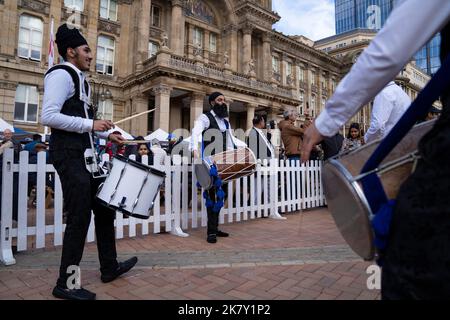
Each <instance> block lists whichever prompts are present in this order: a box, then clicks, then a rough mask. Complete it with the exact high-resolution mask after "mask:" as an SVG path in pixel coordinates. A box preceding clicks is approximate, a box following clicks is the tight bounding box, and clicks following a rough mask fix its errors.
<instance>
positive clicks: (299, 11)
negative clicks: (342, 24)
mask: <svg viewBox="0 0 450 320" xmlns="http://www.w3.org/2000/svg"><path fill="white" fill-rule="evenodd" d="M272 5H273V8H272V9H273V10H274V11H276V12H277V13H278V14H279V15H280V16H281V19H280V21H279V22H278V23H276V24H275V25H274V29H275V30H277V31H280V32H283V33H284V34H286V35H303V36H306V37H308V38H310V39H311V40H314V41H317V40H319V39H323V38H326V37H329V36H332V35H335V34H336V32H335V17H334V12H335V9H334V1H333V0H273V2H272Z"/></svg>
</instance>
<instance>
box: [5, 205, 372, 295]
mask: <svg viewBox="0 0 450 320" xmlns="http://www.w3.org/2000/svg"><path fill="white" fill-rule="evenodd" d="M283 216H285V217H287V220H274V219H270V218H264V219H256V220H249V221H242V222H238V223H233V224H224V225H220V226H219V227H220V228H221V229H222V230H223V231H226V232H229V233H230V237H228V238H218V242H217V243H216V244H209V243H207V242H206V230H205V228H198V229H189V230H185V231H186V232H187V233H189V237H187V238H182V237H177V236H175V235H172V234H170V233H160V234H151V235H147V236H138V237H135V238H124V239H120V240H117V251H118V258H119V261H123V260H125V259H127V258H130V257H132V256H137V257H138V258H139V262H138V263H137V265H136V267H135V268H133V269H132V270H131V271H130V272H128V273H126V274H124V275H123V276H122V277H120V278H118V279H117V280H115V281H113V282H111V283H107V284H104V283H102V282H101V280H100V271H99V264H98V257H97V248H96V245H95V243H90V244H87V245H86V247H85V251H84V255H83V260H82V263H81V284H82V286H83V287H84V288H86V289H89V290H92V291H93V292H95V293H96V294H97V299H98V300H111V299H117V300H242V299H243V300H280V299H281V300H312V299H314V300H315V299H318V300H379V299H380V290H370V289H368V286H367V281H368V278H369V276H370V275H369V274H368V273H367V271H366V270H367V268H368V267H369V266H370V265H372V264H373V262H365V261H363V260H362V259H361V258H359V257H358V256H357V255H356V254H355V253H353V251H352V250H351V249H350V248H349V247H348V246H347V245H346V243H345V241H344V239H343V238H342V237H341V235H340V233H339V231H338V230H337V228H336V226H335V224H334V221H333V219H332V217H331V215H330V214H329V212H328V211H327V210H326V208H321V209H315V210H308V211H302V212H296V213H290V214H285V215H283ZM60 254H61V247H56V248H54V247H53V248H52V247H50V248H48V249H45V250H29V251H26V252H22V253H17V254H16V255H15V258H16V262H17V263H16V264H15V265H13V266H8V267H6V266H3V265H2V266H0V299H1V300H5V299H13V300H35V299H45V300H46V299H55V298H54V297H53V296H52V294H51V291H52V289H53V286H54V285H55V282H56V279H57V276H58V268H59V259H60Z"/></svg>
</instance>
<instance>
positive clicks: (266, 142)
mask: <svg viewBox="0 0 450 320" xmlns="http://www.w3.org/2000/svg"><path fill="white" fill-rule="evenodd" d="M253 128H255V130H256V132H258V133H259V135H260V136H261V137H262V138H263V140H264V143H265V144H266V145H267V147H268V148H269V150H270V154H271V156H270V157H271V158H272V159H274V158H275V150H274V149H273V146H272V143H271V142H270V141H269V140H268V139H267V136H266V135H265V134H264V132H263V131H262V130H261V129H259V128H256V127H253Z"/></svg>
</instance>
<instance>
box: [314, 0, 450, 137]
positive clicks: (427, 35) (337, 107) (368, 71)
mask: <svg viewBox="0 0 450 320" xmlns="http://www.w3.org/2000/svg"><path fill="white" fill-rule="evenodd" d="M449 20H450V1H448V0H445V1H442V0H427V1H426V2H424V1H423V0H409V1H404V2H403V3H402V4H401V5H399V6H398V7H397V8H396V9H394V10H393V11H392V13H391V14H390V16H389V18H388V19H387V21H386V24H385V26H384V27H383V28H382V29H381V30H380V32H378V34H377V35H376V37H375V38H374V39H373V40H372V42H371V43H370V45H369V47H367V49H366V50H364V52H363V53H362V54H361V55H360V56H359V58H358V60H357V62H356V63H355V65H354V66H353V67H352V69H351V70H350V72H349V73H348V74H347V76H345V77H344V79H343V80H342V81H341V82H340V83H339V85H338V87H337V88H336V92H335V93H334V94H333V96H332V97H331V98H330V99H329V100H328V102H327V104H326V106H325V109H324V110H323V111H322V113H321V114H320V115H319V116H318V118H317V119H316V122H315V123H316V127H317V129H318V130H319V132H320V133H321V134H322V135H323V136H327V137H331V136H333V135H334V134H335V133H336V132H338V130H339V129H340V128H341V127H342V126H343V125H344V124H345V123H346V122H347V121H348V120H349V119H350V118H351V117H352V116H353V115H354V114H356V113H357V112H358V110H359V109H360V108H361V107H362V106H364V105H365V104H367V103H368V102H369V101H370V100H371V99H373V97H374V96H375V95H376V94H377V93H378V92H380V90H381V89H382V88H383V87H384V86H385V85H386V84H387V83H388V82H389V81H391V80H393V79H394V77H395V76H396V75H397V74H398V73H399V72H400V70H401V69H402V68H403V67H404V66H405V64H406V63H407V62H408V61H409V60H410V59H411V57H412V56H413V55H414V54H415V53H416V52H417V51H419V49H420V48H421V47H423V45H424V44H426V43H427V42H428V41H429V40H430V39H431V38H432V37H433V36H434V35H435V34H436V33H437V32H439V31H440V30H441V29H442V28H443V27H444V26H445V25H446V23H447V22H448V21H449Z"/></svg>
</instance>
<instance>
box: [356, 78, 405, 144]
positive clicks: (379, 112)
mask: <svg viewBox="0 0 450 320" xmlns="http://www.w3.org/2000/svg"><path fill="white" fill-rule="evenodd" d="M410 105H411V98H410V97H409V96H408V95H407V94H406V92H405V91H403V89H402V88H400V87H399V86H398V85H397V84H395V82H394V81H390V82H389V83H388V84H387V85H386V87H384V89H383V90H382V91H381V92H380V93H379V94H378V95H377V96H376V97H375V99H374V101H373V108H372V115H371V118H370V127H369V129H368V130H367V132H366V134H365V135H364V141H365V142H366V143H368V142H371V141H374V140H377V139H383V138H384V137H386V136H387V135H388V133H389V132H390V131H391V129H392V128H393V127H394V126H395V124H396V123H397V122H398V120H400V118H401V117H402V115H403V114H404V113H405V111H406V110H407V109H408V107H409V106H410Z"/></svg>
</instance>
